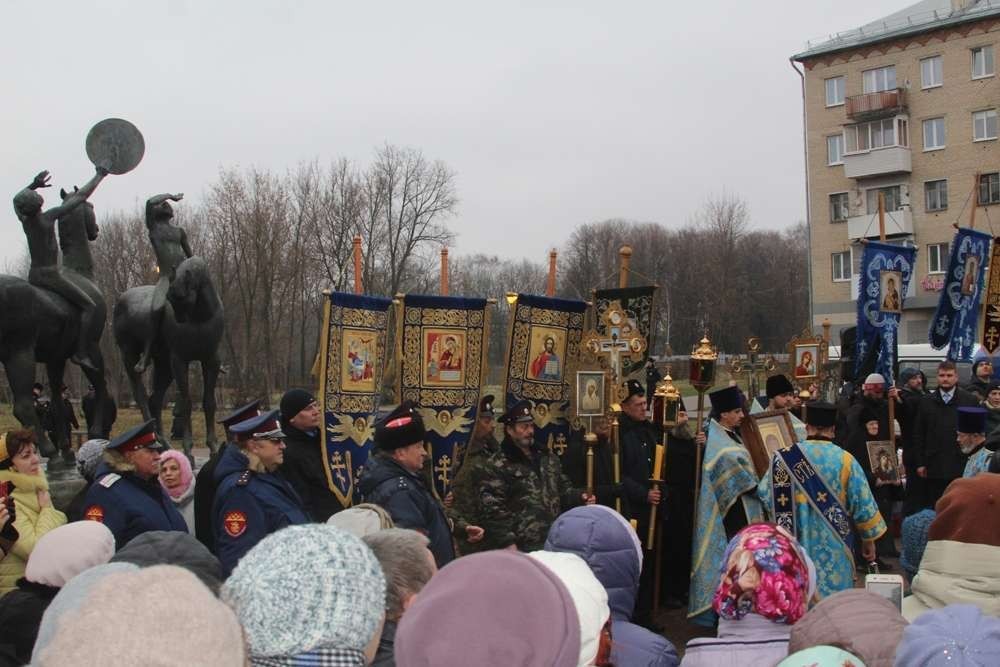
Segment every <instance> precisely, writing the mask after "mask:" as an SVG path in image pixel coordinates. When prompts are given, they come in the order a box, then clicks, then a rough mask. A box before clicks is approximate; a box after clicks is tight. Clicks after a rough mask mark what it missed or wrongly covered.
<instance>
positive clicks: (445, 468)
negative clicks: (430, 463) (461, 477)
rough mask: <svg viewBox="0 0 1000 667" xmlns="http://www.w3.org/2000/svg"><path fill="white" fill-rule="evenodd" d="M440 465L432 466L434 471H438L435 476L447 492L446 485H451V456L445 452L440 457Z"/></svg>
mask: <svg viewBox="0 0 1000 667" xmlns="http://www.w3.org/2000/svg"><path fill="white" fill-rule="evenodd" d="M439 460H440V461H441V465H436V466H434V472H436V473H438V476H437V478H438V479H439V480H441V484H442V486H443V488H444V490H445V492H446V493H447V491H448V487H449V486H451V457H450V456H448V455H447V454H445V455H444V456H442V457H441V458H440V459H439Z"/></svg>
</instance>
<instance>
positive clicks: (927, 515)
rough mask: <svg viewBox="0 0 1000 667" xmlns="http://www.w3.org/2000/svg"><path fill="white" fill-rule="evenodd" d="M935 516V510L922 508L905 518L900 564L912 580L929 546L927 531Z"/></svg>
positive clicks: (901, 539)
mask: <svg viewBox="0 0 1000 667" xmlns="http://www.w3.org/2000/svg"><path fill="white" fill-rule="evenodd" d="M935 516H937V515H936V514H935V513H934V510H921V511H919V512H917V513H916V514H911V515H910V516H908V517H906V518H905V519H903V527H902V529H901V536H900V541H901V542H902V545H903V548H902V549H901V550H900V552H899V566H900V567H902V568H903V571H904V572H906V574H907V576H908V577H909V578H910V579H911V580H912V579H913V577H915V576H917V572H918V571H919V570H920V561H921V560H923V557H924V550H925V549H926V548H927V531H928V530H930V527H931V522H933V521H934V517H935Z"/></svg>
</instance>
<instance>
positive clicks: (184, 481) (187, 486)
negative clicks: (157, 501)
mask: <svg viewBox="0 0 1000 667" xmlns="http://www.w3.org/2000/svg"><path fill="white" fill-rule="evenodd" d="M160 486H162V487H163V490H164V491H166V492H167V495H168V496H170V500H172V501H173V503H174V507H176V508H177V511H178V512H180V513H181V516H182V517H184V523H186V524H187V527H188V532H189V533H191V534H192V535H193V534H194V473H193V472H192V471H191V462H190V461H188V458H187V457H186V456H184V454H183V453H182V452H179V451H177V450H176V449H168V450H167V451H165V452H162V453H161V454H160Z"/></svg>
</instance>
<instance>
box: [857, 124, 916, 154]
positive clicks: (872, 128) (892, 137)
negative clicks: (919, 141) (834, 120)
mask: <svg viewBox="0 0 1000 667" xmlns="http://www.w3.org/2000/svg"><path fill="white" fill-rule="evenodd" d="M907 134H908V129H907V121H906V119H905V118H902V117H896V118H883V119H882V120H875V121H872V122H870V123H858V124H857V125H848V126H847V127H845V128H844V137H845V139H844V148H845V149H846V151H845V152H846V154H848V155H850V154H851V153H864V152H867V151H870V150H873V149H876V148H888V147H890V146H907V145H908V144H909V141H908V140H907Z"/></svg>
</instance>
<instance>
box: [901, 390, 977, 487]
mask: <svg viewBox="0 0 1000 667" xmlns="http://www.w3.org/2000/svg"><path fill="white" fill-rule="evenodd" d="M978 405H979V401H978V400H977V399H976V396H975V394H970V393H969V392H967V391H965V390H964V389H961V388H958V387H956V388H955V393H954V395H953V396H952V397H951V402H950V403H948V404H947V405H945V403H944V401H943V400H941V391H940V390H938V389H935V390H934V391H932V392H931V393H929V394H925V395H924V396H922V397H921V398H920V405H919V411H918V413H917V422H916V428H915V429H914V431H913V445H914V447H913V456H912V457H911V460H912V464H913V467H914V469H916V468H920V467H926V468H927V477H928V479H937V480H952V479H956V478H958V477H961V476H962V472H963V470H964V469H965V462H966V460H968V458H969V457H968V456H965V455H964V454H962V452H961V450H960V449H959V448H958V445H957V444H956V443H955V436H956V434H957V430H956V429H957V427H958V426H957V425H958V408H960V407H976V406H978Z"/></svg>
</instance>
